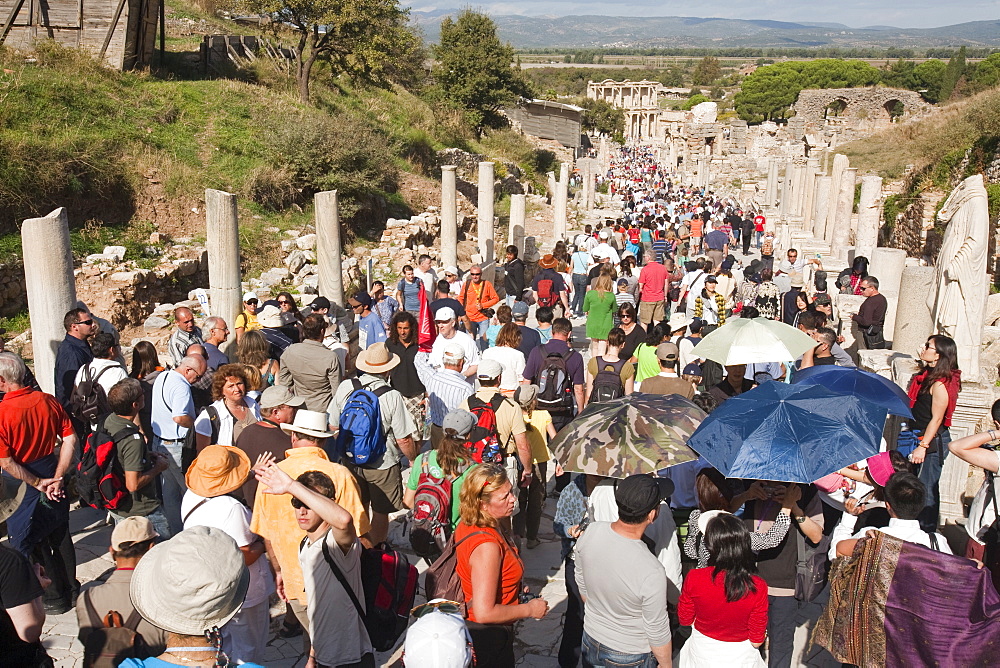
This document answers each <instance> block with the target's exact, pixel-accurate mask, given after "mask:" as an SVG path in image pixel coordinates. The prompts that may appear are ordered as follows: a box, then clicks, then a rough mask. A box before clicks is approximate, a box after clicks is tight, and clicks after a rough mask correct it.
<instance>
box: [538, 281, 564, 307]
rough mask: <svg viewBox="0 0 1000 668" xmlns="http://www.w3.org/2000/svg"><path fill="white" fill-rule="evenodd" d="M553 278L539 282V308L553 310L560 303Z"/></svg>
mask: <svg viewBox="0 0 1000 668" xmlns="http://www.w3.org/2000/svg"><path fill="white" fill-rule="evenodd" d="M553 283H554V281H553V280H552V279H551V278H543V279H542V280H540V281H538V306H540V307H547V308H552V307H553V306H555V305H556V303H558V301H559V295H558V294H557V293H556V292H554V291H553V289H552V284H553Z"/></svg>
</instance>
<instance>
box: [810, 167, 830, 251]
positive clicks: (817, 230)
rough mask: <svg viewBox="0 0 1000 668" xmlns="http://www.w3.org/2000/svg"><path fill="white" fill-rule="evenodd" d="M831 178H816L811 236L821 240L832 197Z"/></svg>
mask: <svg viewBox="0 0 1000 668" xmlns="http://www.w3.org/2000/svg"><path fill="white" fill-rule="evenodd" d="M832 186H833V177H832V176H817V177H816V194H815V195H813V217H812V234H813V236H814V237H816V238H817V239H820V240H822V239H823V234H824V232H825V230H826V219H827V216H828V215H829V211H830V200H831V198H832V197H833V195H832V193H831V188H832Z"/></svg>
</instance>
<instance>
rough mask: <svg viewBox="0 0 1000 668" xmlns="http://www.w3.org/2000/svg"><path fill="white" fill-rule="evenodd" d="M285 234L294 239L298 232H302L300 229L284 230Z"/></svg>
mask: <svg viewBox="0 0 1000 668" xmlns="http://www.w3.org/2000/svg"><path fill="white" fill-rule="evenodd" d="M285 234H287V235H288V236H290V237H291V238H293V239H295V238H296V237H298V236H299V235H300V234H302V232H301V231H300V230H285Z"/></svg>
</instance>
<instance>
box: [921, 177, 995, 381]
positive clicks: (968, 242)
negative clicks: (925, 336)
mask: <svg viewBox="0 0 1000 668" xmlns="http://www.w3.org/2000/svg"><path fill="white" fill-rule="evenodd" d="M938 220H939V221H940V222H941V223H943V224H945V225H946V227H945V232H944V241H943V242H942V244H941V252H940V254H939V255H938V259H937V290H936V291H931V293H930V294H929V295H928V297H927V307H928V308H929V309H930V311H931V313H932V315H933V318H934V325H935V331H937V332H940V333H941V334H944V335H946V336H950V337H951V338H953V339H954V340H955V343H956V344H957V345H958V364H959V367H960V368H961V369H962V380H969V381H976V380H979V349H980V343H981V337H982V329H983V308H984V306H985V304H986V295H987V291H988V285H989V281H988V279H987V277H986V246H987V243H988V241H989V228H990V214H989V204H988V200H987V194H986V186H985V185H984V183H983V176H982V174H977V175H975V176H970V177H969V178H967V179H965V180H964V181H963V182H962V183H961V184H960V185H959V186H958V187H957V188H956V189H955V190H954V191H953V192H952V193H951V195H949V196H948V199H947V200H946V201H945V203H944V206H943V207H942V208H941V211H940V212H939V213H938Z"/></svg>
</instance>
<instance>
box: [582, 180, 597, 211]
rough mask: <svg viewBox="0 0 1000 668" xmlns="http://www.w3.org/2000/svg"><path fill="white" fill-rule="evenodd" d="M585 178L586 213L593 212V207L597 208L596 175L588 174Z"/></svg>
mask: <svg viewBox="0 0 1000 668" xmlns="http://www.w3.org/2000/svg"><path fill="white" fill-rule="evenodd" d="M585 178H586V183H587V198H586V203H587V211H593V209H594V207H596V206H597V174H594V173H593V172H588V174H587V175H586V177H585Z"/></svg>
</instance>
